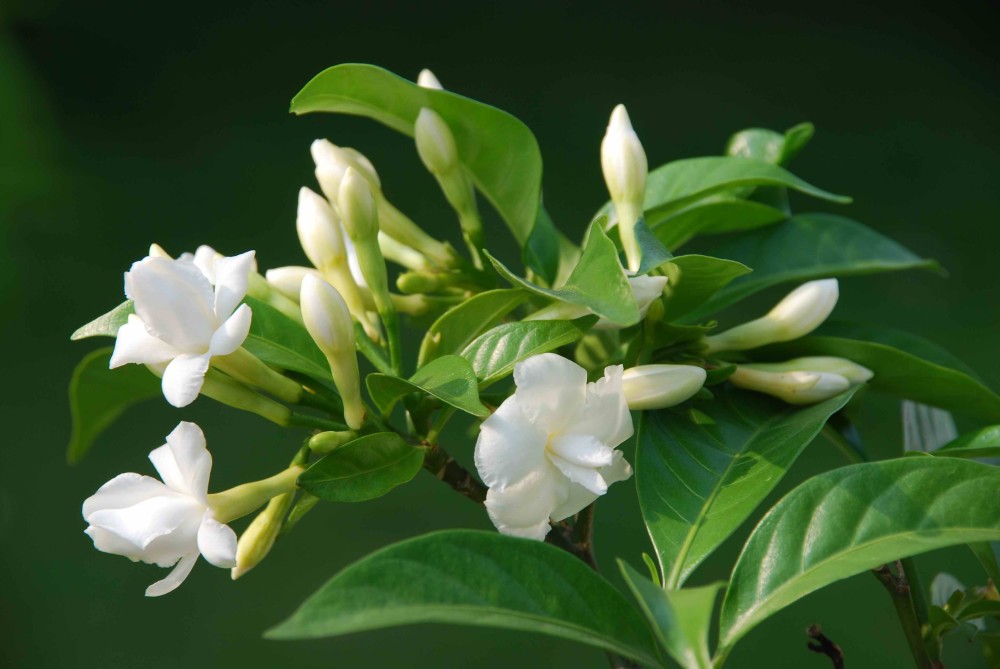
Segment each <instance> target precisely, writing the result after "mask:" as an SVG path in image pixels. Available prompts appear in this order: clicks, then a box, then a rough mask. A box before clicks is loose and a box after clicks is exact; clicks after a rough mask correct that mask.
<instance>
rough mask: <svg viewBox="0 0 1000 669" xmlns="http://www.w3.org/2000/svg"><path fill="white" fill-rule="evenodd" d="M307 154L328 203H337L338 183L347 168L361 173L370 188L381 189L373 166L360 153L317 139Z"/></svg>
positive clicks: (326, 140)
mask: <svg viewBox="0 0 1000 669" xmlns="http://www.w3.org/2000/svg"><path fill="white" fill-rule="evenodd" d="M309 152H310V153H311V154H312V158H313V162H314V163H315V164H316V181H317V182H318V183H319V187H320V190H322V191H323V194H324V195H326V197H327V199H329V200H330V202H336V201H337V194H338V193H339V192H340V182H341V180H342V179H343V178H344V173H345V172H346V171H347V168H348V167H353V168H354V169H356V170H358V171H359V172H361V174H362V175H363V176H364V177H365V179H367V180H368V183H369V184H371V186H372V188H374V189H376V190H379V189H381V188H382V183H381V182H380V181H379V178H378V173H377V172H376V171H375V166H374V165H372V163H371V161H370V160H368V158H367V157H365V155H364V154H362V153H361V152H360V151H357V150H355V149H352V148H349V147H343V146H337V145H336V144H334V143H333V142H331V141H330V140H328V139H317V140H316V141H314V142H313V143H312V145H311V146H310V147H309Z"/></svg>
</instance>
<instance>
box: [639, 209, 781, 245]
mask: <svg viewBox="0 0 1000 669" xmlns="http://www.w3.org/2000/svg"><path fill="white" fill-rule="evenodd" d="M786 218H788V214H786V213H785V212H784V211H782V210H781V209H777V208H775V207H772V206H770V205H767V204H763V203H760V202H754V201H752V200H742V199H739V198H736V197H730V196H714V197H713V198H711V199H709V200H705V201H703V202H699V203H697V204H694V205H692V206H690V207H688V208H687V209H683V210H681V211H678V212H677V213H675V214H672V215H670V216H668V217H666V218H664V219H662V220H661V221H660V222H659V223H658V224H657V226H656V228H655V229H654V230H653V234H655V235H656V238H657V239H659V240H660V241H661V242H662V243H663V245H664V246H666V247H667V248H668V249H671V250H673V251H676V250H677V249H678V248H680V247H681V246H682V245H683V244H684V243H686V242H687V241H688V240H689V239H691V238H692V237H695V236H697V235H717V234H721V233H723V232H736V231H739V230H754V229H756V228H762V227H764V226H765V225H771V224H772V223H778V222H779V221H783V220H785V219H786Z"/></svg>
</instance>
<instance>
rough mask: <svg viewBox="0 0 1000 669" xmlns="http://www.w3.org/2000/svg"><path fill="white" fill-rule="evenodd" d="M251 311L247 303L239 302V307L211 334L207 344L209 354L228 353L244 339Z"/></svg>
mask: <svg viewBox="0 0 1000 669" xmlns="http://www.w3.org/2000/svg"><path fill="white" fill-rule="evenodd" d="M252 318H253V313H252V312H251V311H250V305H249V304H241V305H240V306H239V308H238V309H237V310H236V311H235V312H234V313H233V315H232V316H230V317H229V318H228V319H226V322H225V323H223V324H222V325H221V326H220V327H219V329H218V330H216V331H215V332H214V333H213V334H212V341H211V342H210V343H209V345H208V352H209V354H210V355H229V354H230V353H232V352H233V351H235V350H236V349H238V348H239V347H240V346H242V345H243V342H244V341H246V338H247V335H248V334H250V321H251V319H252Z"/></svg>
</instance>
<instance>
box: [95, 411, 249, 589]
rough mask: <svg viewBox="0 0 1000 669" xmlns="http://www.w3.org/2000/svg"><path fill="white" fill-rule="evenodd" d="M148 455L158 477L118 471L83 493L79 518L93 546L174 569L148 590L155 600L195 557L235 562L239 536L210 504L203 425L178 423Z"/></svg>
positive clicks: (182, 575) (227, 563) (209, 465)
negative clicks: (91, 492) (94, 489)
mask: <svg viewBox="0 0 1000 669" xmlns="http://www.w3.org/2000/svg"><path fill="white" fill-rule="evenodd" d="M149 459H150V460H151V461H152V462H153V466H154V467H156V471H157V472H159V474H160V478H161V479H163V481H162V482H160V481H158V480H156V479H155V478H153V477H151V476H142V475H140V474H119V475H118V476H116V477H115V478H113V479H111V480H110V481H108V482H107V483H105V484H104V485H103V486H101V487H100V489H99V490H98V491H97V492H96V493H94V495H92V496H91V497H89V498H87V500H86V501H85V502H84V503H83V517H84V519H86V521H87V522H88V523H89V524H90V526H89V527H88V528H87V529H86V530H85V531H86V533H87V534H88V535H89V536H90V538H91V539H93V540H94V547H95V548H97V550H99V551H103V552H105V553H113V554H115V555H124V556H125V557H127V558H129V559H130V560H132V561H133V562H135V561H138V560H142V561H143V562H147V563H150V564H156V565H158V566H160V567H173V571H171V572H170V573H169V574H168V575H167V577H166V578H164V579H163V580H160V581H157V582H156V583H154V584H152V585H151V586H149V587H148V588H146V596H147V597H157V596H159V595H165V594H167V593H168V592H170V591H172V590H173V589H174V588H176V587H177V586H179V585H180V584H181V583H183V582H184V579H185V578H187V576H188V574H190V573H191V569H192V568H193V567H194V563H195V562H197V561H198V555H199V554H200V555H202V556H203V557H204V558H205V559H206V560H208V561H209V562H210V563H211V564H213V565H215V566H216V567H223V568H226V569H231V568H232V567H235V566H236V534H235V533H234V532H233V531H232V530H231V529H230V528H229V526H228V525H223V524H222V523H220V522H218V521H217V520H216V519H215V517H214V515H213V512H212V509H211V508H210V507H209V504H208V478H209V476H210V474H211V473H212V455H211V454H210V453H209V452H208V449H207V448H206V447H205V435H204V434H203V433H202V431H201V428H199V427H198V426H197V425H195V424H194V423H186V422H182V423H180V424H179V425H178V426H177V427H176V428H174V431H173V432H171V433H170V434H169V435H167V443H166V444H164V445H163V446H160V447H159V448H157V449H155V450H153V452H151V453H150V454H149Z"/></svg>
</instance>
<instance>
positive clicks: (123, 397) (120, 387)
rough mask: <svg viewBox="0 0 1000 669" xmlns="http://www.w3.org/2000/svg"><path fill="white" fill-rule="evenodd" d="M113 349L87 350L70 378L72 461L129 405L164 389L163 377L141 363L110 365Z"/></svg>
mask: <svg viewBox="0 0 1000 669" xmlns="http://www.w3.org/2000/svg"><path fill="white" fill-rule="evenodd" d="M116 330H117V328H116ZM86 336H93V335H86ZM111 352H112V349H111V348H102V349H98V350H96V351H93V352H91V353H88V354H87V355H86V356H85V357H84V358H83V360H81V361H80V364H78V365H77V366H76V369H75V370H73V378H72V380H70V382H69V410H70V416H71V417H72V421H73V435H72V436H71V437H70V440H69V448H68V449H67V451H66V459H67V460H69V463H70V464H75V463H77V462H79V461H80V460H81V459H82V458H83V456H85V455H86V454H87V452H88V451H90V448H91V447H92V446H93V444H94V440H95V439H97V437H98V436H100V434H101V433H102V432H103V431H104V430H106V429H107V428H108V426H110V425H111V424H112V423H113V422H114V421H115V420H117V419H118V417H119V416H121V415H122V413H124V412H125V410H126V409H128V408H129V407H130V406H132V405H134V404H138V403H139V402H143V401H145V400H148V399H152V398H154V397H159V396H160V395H161V394H162V392H163V391H162V390H160V380H159V379H158V378H156V376H154V375H153V374H151V373H150V371H149V370H148V369H146V368H145V367H143V366H142V365H124V366H123V367H119V368H117V369H108V364H109V363H110V362H111Z"/></svg>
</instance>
